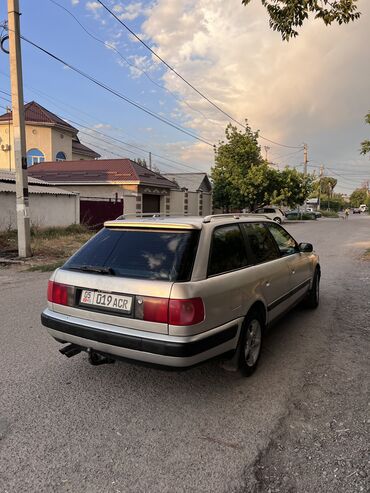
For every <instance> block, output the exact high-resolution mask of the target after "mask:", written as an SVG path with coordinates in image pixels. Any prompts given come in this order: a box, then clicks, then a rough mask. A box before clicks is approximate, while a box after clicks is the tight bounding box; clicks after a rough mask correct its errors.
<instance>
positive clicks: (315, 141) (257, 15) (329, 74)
mask: <svg viewBox="0 0 370 493" xmlns="http://www.w3.org/2000/svg"><path fill="white" fill-rule="evenodd" d="M361 10H362V12H363V16H362V18H361V20H360V21H359V22H357V23H352V24H350V25H348V26H347V25H342V26H331V27H325V26H324V25H323V23H322V22H321V21H320V20H311V21H309V22H308V23H307V24H306V25H305V26H304V28H303V29H302V30H301V32H300V35H299V37H298V38H296V39H294V40H292V41H290V42H289V43H286V42H282V41H281V38H280V35H279V34H278V33H275V32H273V31H271V30H270V29H269V26H268V17H267V13H266V11H265V9H264V8H263V7H262V6H261V5H260V3H259V2H254V3H251V4H250V5H249V6H248V7H244V6H242V5H241V1H240V0H229V1H228V2H225V1H224V0H184V1H183V2H174V1H173V0H158V1H157V3H156V4H155V5H154V6H153V7H152V9H151V10H150V12H148V13H147V19H146V21H145V22H144V24H143V26H142V28H141V29H142V31H143V33H144V34H145V36H146V38H147V39H150V40H151V41H152V42H153V43H154V45H155V50H156V51H157V52H158V53H159V54H160V55H161V56H162V57H163V58H164V59H165V60H166V61H167V62H168V63H169V64H170V65H172V66H173V67H175V68H176V70H177V71H178V72H179V73H181V74H182V75H183V76H184V77H185V78H186V79H187V80H189V81H190V82H192V83H193V84H194V85H195V86H196V87H197V88H198V89H200V90H201V91H202V92H203V93H204V94H206V95H207V96H208V97H210V99H212V100H213V101H214V102H215V103H216V104H218V105H219V106H220V107H221V108H223V109H224V110H225V111H226V112H228V113H230V114H231V115H233V116H234V117H235V118H236V119H237V120H239V121H244V119H245V118H246V117H247V118H248V119H249V122H250V124H251V125H252V127H253V129H258V128H259V129H261V133H262V135H265V136H266V137H269V138H270V139H272V140H276V141H280V142H284V143H288V144H292V145H299V144H301V143H302V142H303V141H308V142H309V145H310V153H311V155H312V153H317V154H320V155H318V156H315V158H316V159H321V157H323V158H326V159H328V160H329V159H336V156H337V157H339V156H340V155H341V153H342V154H343V153H347V154H346V156H347V155H349V154H350V153H351V152H352V155H353V157H356V153H357V152H358V147H359V142H360V140H361V139H360V138H359V136H356V135H355V132H356V131H357V130H358V129H359V128H361V124H362V119H363V116H364V114H365V113H366V112H367V111H368V107H367V105H366V101H368V87H367V81H368V80H369V78H370V65H369V64H366V63H365V60H366V59H369V48H368V43H367V41H366V40H367V37H368V32H369V13H370V8H369V6H368V5H365V2H363V4H362V5H361ZM360 74H361V75H360ZM164 82H165V85H166V87H167V88H168V89H170V90H171V91H175V92H177V93H178V94H179V95H181V96H182V97H183V98H185V99H186V100H187V102H188V103H189V104H191V106H192V107H194V108H195V109H196V110H198V111H201V112H202V113H204V114H205V115H206V116H207V117H208V118H209V119H210V120H211V122H210V121H209V120H205V119H204V118H203V117H202V116H201V115H200V114H199V113H196V112H193V111H191V110H190V109H189V108H188V107H187V106H186V105H185V104H180V105H179V108H178V109H179V110H180V111H181V113H182V114H184V115H185V118H186V119H190V127H191V128H192V129H193V130H194V131H198V132H199V133H200V134H201V135H202V136H204V137H205V138H206V139H207V140H210V141H211V142H216V143H217V142H218V140H219V139H220V138H223V131H224V128H225V126H226V123H227V118H226V117H224V116H223V115H222V114H221V113H220V112H218V111H217V110H216V109H214V108H212V107H211V106H210V105H209V104H208V103H207V102H206V101H205V100H203V99H201V98H200V97H199V96H198V95H197V94H196V93H195V92H194V91H192V90H191V89H190V88H189V87H188V86H186V85H185V84H184V83H183V82H182V81H181V80H180V79H179V78H177V77H176V76H174V74H172V73H171V72H166V74H165V76H164ZM356 129H357V130H356ZM356 139H357V141H358V143H357V144H356ZM261 143H262V144H263V141H262V140H261ZM269 145H270V144H269ZM271 145H272V144H271ZM193 147H194V149H195V150H196V151H195V152H194V155H193V157H198V158H199V159H201V153H200V152H199V151H202V152H203V151H204V150H205V149H206V148H203V144H194V146H190V147H186V150H185V152H186V153H187V155H192V152H193V151H192V148H193ZM272 147H273V148H275V149H279V148H277V147H274V146H273V145H272ZM351 149H352V151H351ZM282 150H283V149H282ZM335 152H336V153H337V154H335ZM206 161H213V154H212V150H210V151H205V153H204V155H203V162H206Z"/></svg>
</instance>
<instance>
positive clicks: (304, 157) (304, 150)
mask: <svg viewBox="0 0 370 493" xmlns="http://www.w3.org/2000/svg"><path fill="white" fill-rule="evenodd" d="M307 163H308V159H307V144H303V174H304V175H305V176H306V175H307Z"/></svg>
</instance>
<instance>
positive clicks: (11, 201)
mask: <svg viewBox="0 0 370 493" xmlns="http://www.w3.org/2000/svg"><path fill="white" fill-rule="evenodd" d="M28 192H29V208H30V220H31V225H33V226H40V227H47V226H69V225H70V224H78V223H79V222H80V204H79V196H78V194H76V193H74V192H71V191H66V190H61V189H60V188H57V187H54V186H52V185H50V184H49V183H46V182H44V181H42V180H38V179H36V178H32V177H31V178H28ZM16 227H17V217H16V185H15V173H13V172H10V171H1V170H0V231H3V230H7V229H16Z"/></svg>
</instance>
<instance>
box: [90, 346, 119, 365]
mask: <svg viewBox="0 0 370 493" xmlns="http://www.w3.org/2000/svg"><path fill="white" fill-rule="evenodd" d="M87 357H88V361H89V363H90V364H91V365H94V366H97V365H106V364H111V363H114V362H115V360H114V359H113V358H109V357H108V356H104V355H103V354H99V353H96V352H95V351H94V350H93V349H91V348H88V349H87Z"/></svg>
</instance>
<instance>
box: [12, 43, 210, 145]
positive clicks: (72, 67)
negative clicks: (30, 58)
mask: <svg viewBox="0 0 370 493" xmlns="http://www.w3.org/2000/svg"><path fill="white" fill-rule="evenodd" d="M21 38H22V39H23V41H25V42H26V43H28V44H30V45H31V46H33V47H34V48H36V49H38V50H39V51H41V52H43V53H45V54H46V55H48V56H50V57H51V58H53V59H54V60H56V61H58V62H59V63H61V64H63V65H64V66H66V67H68V68H70V69H71V70H73V71H74V72H76V73H78V74H79V75H81V76H82V77H84V78H86V79H88V80H90V82H93V83H94V84H95V85H97V86H99V87H101V88H102V89H105V90H106V91H108V92H110V93H111V94H113V95H115V96H117V97H118V98H120V99H122V100H123V101H125V102H126V103H129V104H130V105H132V106H134V107H135V108H138V109H140V110H141V111H143V112H144V113H147V114H148V115H150V116H152V117H153V118H156V119H157V120H159V121H161V122H162V123H165V124H166V125H168V126H170V127H172V128H174V129H176V130H178V131H179V132H182V133H183V134H186V135H188V136H189V137H192V138H193V139H196V140H198V141H200V142H203V143H204V144H207V145H208V146H210V147H213V144H211V143H210V142H208V141H207V140H206V139H204V138H203V137H198V136H196V135H194V134H192V133H191V132H189V131H188V130H186V129H184V128H182V127H180V126H179V125H177V124H176V123H174V122H172V121H170V120H168V119H167V118H164V117H162V116H160V115H158V114H157V113H155V112H154V111H152V110H150V109H147V108H144V107H143V106H142V105H140V104H139V103H137V102H136V101H133V100H131V99H130V98H128V97H126V96H124V95H123V94H121V93H119V92H118V91H116V90H115V89H112V88H111V87H109V86H107V85H106V84H105V83H103V82H100V81H99V80H98V79H95V78H94V77H92V76H91V75H89V74H87V73H85V72H83V71H82V70H80V69H79V68H77V67H74V66H73V65H71V64H70V63H68V62H66V61H64V60H63V59H61V58H59V57H58V56H57V55H54V54H53V53H51V52H50V51H48V50H46V49H45V48H42V47H41V46H39V45H38V44H36V43H34V42H33V41H31V40H29V39H27V38H26V37H24V36H21Z"/></svg>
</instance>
